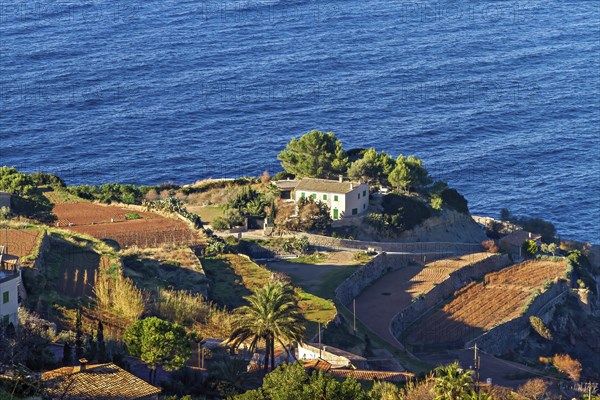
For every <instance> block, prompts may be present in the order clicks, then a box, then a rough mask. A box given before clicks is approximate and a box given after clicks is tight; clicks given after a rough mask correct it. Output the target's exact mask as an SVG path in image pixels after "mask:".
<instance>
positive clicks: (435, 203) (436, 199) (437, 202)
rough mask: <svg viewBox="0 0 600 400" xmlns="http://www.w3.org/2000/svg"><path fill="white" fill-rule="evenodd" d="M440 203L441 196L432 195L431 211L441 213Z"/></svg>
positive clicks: (441, 201)
mask: <svg viewBox="0 0 600 400" xmlns="http://www.w3.org/2000/svg"><path fill="white" fill-rule="evenodd" d="M442 203H443V200H442V196H440V195H439V194H433V195H432V196H431V201H430V205H431V208H432V209H434V210H436V211H442Z"/></svg>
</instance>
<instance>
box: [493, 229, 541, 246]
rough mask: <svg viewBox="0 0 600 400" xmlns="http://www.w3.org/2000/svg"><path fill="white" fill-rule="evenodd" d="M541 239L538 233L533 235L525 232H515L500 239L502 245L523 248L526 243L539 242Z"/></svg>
mask: <svg viewBox="0 0 600 400" xmlns="http://www.w3.org/2000/svg"><path fill="white" fill-rule="evenodd" d="M540 238H541V236H540V235H538V234H537V233H531V232H527V231H524V230H518V231H514V232H512V233H509V234H508V235H506V236H504V237H503V238H501V239H500V243H501V244H506V245H512V246H521V245H522V244H523V242H524V241H526V240H529V239H532V240H539V239H540Z"/></svg>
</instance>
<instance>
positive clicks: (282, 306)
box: [228, 282, 304, 373]
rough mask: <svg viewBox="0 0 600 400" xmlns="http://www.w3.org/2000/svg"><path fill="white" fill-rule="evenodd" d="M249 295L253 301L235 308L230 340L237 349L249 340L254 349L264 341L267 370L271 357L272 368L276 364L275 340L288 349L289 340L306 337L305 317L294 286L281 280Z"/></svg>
mask: <svg viewBox="0 0 600 400" xmlns="http://www.w3.org/2000/svg"><path fill="white" fill-rule="evenodd" d="M245 299H246V300H247V301H248V303H250V304H249V305H247V306H242V307H239V308H237V309H236V310H235V311H234V317H235V318H234V322H233V331H232V332H231V335H230V337H229V340H228V343H229V344H231V345H232V346H233V348H235V349H237V348H238V347H239V346H240V345H241V344H242V343H247V344H248V347H249V350H250V351H252V352H253V351H254V350H255V349H256V348H257V347H258V346H259V344H260V342H261V341H264V342H265V364H264V372H265V373H267V372H268V370H269V359H270V360H271V369H274V368H275V359H274V358H275V341H276V340H277V341H278V342H279V343H280V344H281V345H282V346H283V347H284V349H286V351H288V350H287V347H286V344H290V343H293V342H296V341H299V340H302V337H303V334H304V324H303V322H304V318H303V317H302V314H301V313H300V308H299V307H298V303H297V302H296V299H295V298H294V292H293V290H292V288H291V287H290V286H284V285H283V284H281V283H279V282H271V283H269V284H267V285H266V286H264V287H261V288H259V289H257V290H255V291H254V293H253V294H252V295H251V296H248V297H246V298H245Z"/></svg>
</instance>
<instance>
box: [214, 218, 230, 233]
mask: <svg viewBox="0 0 600 400" xmlns="http://www.w3.org/2000/svg"><path fill="white" fill-rule="evenodd" d="M210 226H212V228H213V229H214V230H215V231H225V230H227V229H229V222H228V221H227V219H225V217H217V218H215V219H214V220H213V222H212V223H211V224H210Z"/></svg>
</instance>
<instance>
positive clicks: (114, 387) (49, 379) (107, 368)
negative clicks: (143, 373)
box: [42, 363, 160, 400]
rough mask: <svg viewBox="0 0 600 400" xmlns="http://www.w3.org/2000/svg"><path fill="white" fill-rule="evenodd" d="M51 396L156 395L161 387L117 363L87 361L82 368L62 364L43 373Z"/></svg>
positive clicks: (112, 398) (102, 399) (125, 398)
mask: <svg viewBox="0 0 600 400" xmlns="http://www.w3.org/2000/svg"><path fill="white" fill-rule="evenodd" d="M42 380H43V381H44V383H45V385H46V387H47V389H46V390H47V392H48V394H50V396H51V397H52V398H63V399H65V400H68V399H73V400H79V399H81V400H84V399H85V400H88V399H90V400H91V399H98V400H116V399H119V400H130V399H131V400H133V399H153V398H156V397H157V396H158V394H159V393H160V389H159V388H157V387H154V386H152V385H150V384H149V383H147V382H146V381H144V380H142V379H140V378H138V377H137V376H135V375H133V374H130V373H129V372H127V371H125V370H124V369H122V368H119V367H118V366H116V365H115V364H112V363H108V364H95V365H88V366H86V367H85V369H84V370H82V371H77V370H76V367H63V368H58V369H55V370H52V371H48V372H44V373H43V374H42Z"/></svg>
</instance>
